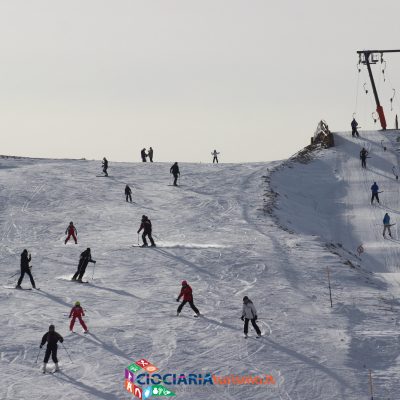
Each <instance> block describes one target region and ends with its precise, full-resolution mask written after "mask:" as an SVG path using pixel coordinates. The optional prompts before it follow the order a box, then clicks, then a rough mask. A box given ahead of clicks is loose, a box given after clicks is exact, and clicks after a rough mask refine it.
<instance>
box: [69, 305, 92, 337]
mask: <svg viewBox="0 0 400 400" xmlns="http://www.w3.org/2000/svg"><path fill="white" fill-rule="evenodd" d="M84 316H85V313H84V311H83V308H82V307H81V303H80V302H79V301H76V302H75V305H74V307H72V309H71V312H70V313H69V318H71V317H72V319H71V323H70V324H69V330H70V331H71V332H73V331H74V330H73V329H74V325H75V320H76V319H77V318H78V320H79V322H80V324H81V325H82V328H83V329H84V330H85V333H88V332H89V331H88V328H87V326H86V324H85V322H84V321H83V319H82V317H84Z"/></svg>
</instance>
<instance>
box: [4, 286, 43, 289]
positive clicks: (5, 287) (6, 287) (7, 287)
mask: <svg viewBox="0 0 400 400" xmlns="http://www.w3.org/2000/svg"><path fill="white" fill-rule="evenodd" d="M3 287H4V289H15V290H32V289H36V290H40V288H38V287H37V288H23V287H20V288H16V287H15V286H3Z"/></svg>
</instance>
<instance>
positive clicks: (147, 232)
mask: <svg viewBox="0 0 400 400" xmlns="http://www.w3.org/2000/svg"><path fill="white" fill-rule="evenodd" d="M142 229H143V234H142V240H143V245H142V247H147V246H148V244H147V240H146V236H148V237H149V240H150V243H151V247H156V244H155V243H154V240H153V237H152V236H151V231H152V227H151V221H150V220H149V218H148V217H147V216H146V215H142V221H141V224H140V228H139V230H138V231H137V233H138V234H139V233H140V231H141V230H142Z"/></svg>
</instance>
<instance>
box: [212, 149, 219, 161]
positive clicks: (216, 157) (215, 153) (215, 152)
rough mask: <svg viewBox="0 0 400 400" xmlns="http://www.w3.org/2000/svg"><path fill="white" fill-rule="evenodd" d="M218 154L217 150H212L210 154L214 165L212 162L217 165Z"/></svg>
mask: <svg viewBox="0 0 400 400" xmlns="http://www.w3.org/2000/svg"><path fill="white" fill-rule="evenodd" d="M218 154H219V152H218V151H217V150H214V151H213V152H212V153H211V155H212V156H213V164H214V162H217V164H218Z"/></svg>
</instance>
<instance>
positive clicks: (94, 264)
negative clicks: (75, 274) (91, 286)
mask: <svg viewBox="0 0 400 400" xmlns="http://www.w3.org/2000/svg"><path fill="white" fill-rule="evenodd" d="M95 266H96V263H93V272H92V280H93V279H94V267H95Z"/></svg>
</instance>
